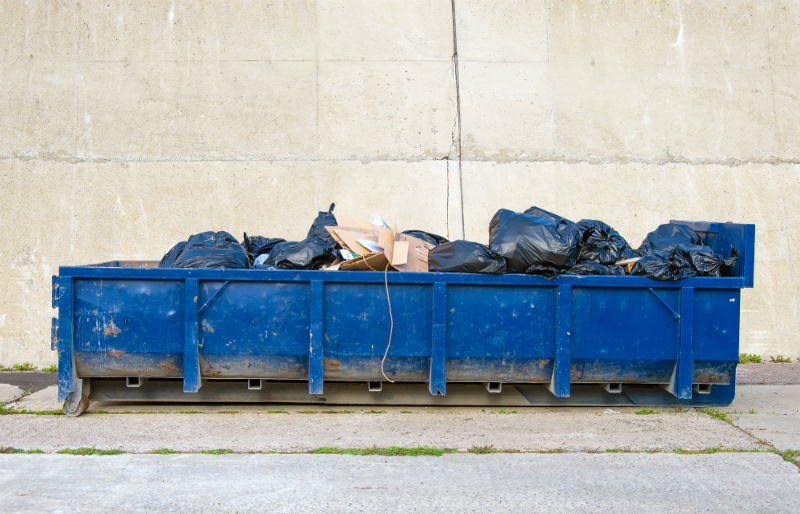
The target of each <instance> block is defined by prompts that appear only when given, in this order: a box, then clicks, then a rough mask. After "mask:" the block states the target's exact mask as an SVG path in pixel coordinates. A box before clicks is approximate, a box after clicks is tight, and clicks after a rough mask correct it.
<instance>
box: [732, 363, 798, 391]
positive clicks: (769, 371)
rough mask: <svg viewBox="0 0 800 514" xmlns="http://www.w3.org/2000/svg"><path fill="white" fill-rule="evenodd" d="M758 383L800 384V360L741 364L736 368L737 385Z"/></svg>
mask: <svg viewBox="0 0 800 514" xmlns="http://www.w3.org/2000/svg"><path fill="white" fill-rule="evenodd" d="M756 384H764V385H793V384H800V362H793V363H775V362H763V363H761V364H739V366H737V368H736V385H737V386H738V385H756Z"/></svg>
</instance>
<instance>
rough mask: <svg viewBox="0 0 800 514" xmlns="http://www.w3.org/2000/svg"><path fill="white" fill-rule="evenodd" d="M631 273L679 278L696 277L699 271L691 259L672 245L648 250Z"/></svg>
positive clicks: (663, 277) (660, 277)
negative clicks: (662, 248)
mask: <svg viewBox="0 0 800 514" xmlns="http://www.w3.org/2000/svg"><path fill="white" fill-rule="evenodd" d="M631 275H639V276H642V277H650V278H654V279H656V280H679V279H681V278H688V277H696V276H697V272H696V271H695V270H694V268H693V267H692V263H691V261H690V260H689V259H687V258H686V257H685V256H684V255H683V254H681V253H680V252H679V251H678V247H677V246H670V247H669V248H667V249H665V250H655V251H651V252H647V253H646V254H645V255H644V256H643V257H642V258H641V259H639V260H638V261H636V264H634V265H633V269H632V270H631Z"/></svg>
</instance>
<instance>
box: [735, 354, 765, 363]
mask: <svg viewBox="0 0 800 514" xmlns="http://www.w3.org/2000/svg"><path fill="white" fill-rule="evenodd" d="M762 362H763V359H761V356H760V355H756V354H754V353H749V354H748V353H740V354H739V364H761V363H762Z"/></svg>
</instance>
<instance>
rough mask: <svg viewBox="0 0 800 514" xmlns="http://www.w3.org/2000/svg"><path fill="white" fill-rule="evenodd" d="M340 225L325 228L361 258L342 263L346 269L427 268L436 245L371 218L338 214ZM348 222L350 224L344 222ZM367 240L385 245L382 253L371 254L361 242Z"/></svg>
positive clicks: (344, 269)
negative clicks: (391, 228) (371, 220)
mask: <svg viewBox="0 0 800 514" xmlns="http://www.w3.org/2000/svg"><path fill="white" fill-rule="evenodd" d="M336 222H337V223H338V224H339V226H337V227H325V228H326V230H327V231H328V232H329V233H330V234H331V236H333V238H334V239H335V240H336V241H337V242H338V243H339V244H340V245H342V246H343V247H344V248H347V249H348V250H350V251H351V252H353V253H355V254H358V255H359V257H358V258H356V259H351V260H349V261H345V262H342V263H341V264H340V265H339V269H340V270H343V271H385V270H386V269H387V265H388V269H389V270H390V271H414V272H427V271H428V252H430V250H431V249H433V248H434V245H432V244H429V243H427V242H425V241H423V240H421V239H417V238H416V237H413V236H409V235H407V234H398V233H397V231H396V230H389V229H387V228H385V227H379V226H376V225H373V224H372V223H371V222H370V221H369V220H362V219H359V218H348V217H345V216H338V215H337V216H336ZM345 223H346V224H347V225H345ZM358 239H368V240H369V241H372V242H375V243H377V245H378V246H380V247H381V248H383V252H382V253H372V252H370V251H369V250H367V249H366V248H364V246H362V245H361V244H359V243H358V241H357V240H358Z"/></svg>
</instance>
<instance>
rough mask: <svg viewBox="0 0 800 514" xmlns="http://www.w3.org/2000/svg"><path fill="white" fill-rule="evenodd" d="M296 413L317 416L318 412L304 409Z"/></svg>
mask: <svg viewBox="0 0 800 514" xmlns="http://www.w3.org/2000/svg"><path fill="white" fill-rule="evenodd" d="M297 413H298V414H318V413H319V411H318V410H310V409H306V410H299V411H297Z"/></svg>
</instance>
